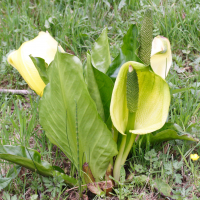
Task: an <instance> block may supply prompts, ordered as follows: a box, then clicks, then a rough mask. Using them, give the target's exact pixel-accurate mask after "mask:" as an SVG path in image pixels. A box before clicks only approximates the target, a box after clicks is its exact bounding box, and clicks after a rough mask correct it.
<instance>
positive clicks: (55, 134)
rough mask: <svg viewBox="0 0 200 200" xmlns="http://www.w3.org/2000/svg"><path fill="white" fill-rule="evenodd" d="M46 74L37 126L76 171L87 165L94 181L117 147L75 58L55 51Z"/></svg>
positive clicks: (100, 174)
mask: <svg viewBox="0 0 200 200" xmlns="http://www.w3.org/2000/svg"><path fill="white" fill-rule="evenodd" d="M47 72H48V77H49V84H48V85H47V86H46V87H45V90H44V95H43V97H42V98H41V100H40V104H39V117H40V122H41V125H42V126H43V128H44V130H45V131H46V135H47V137H49V139H50V140H51V141H52V142H53V143H54V144H56V145H57V146H58V147H59V148H61V150H62V151H63V152H64V153H65V154H66V155H67V156H68V158H69V159H70V160H71V161H72V162H73V163H74V164H75V166H76V167H77V168H78V163H79V166H81V167H82V165H83V163H85V162H87V163H89V166H90V169H91V171H92V174H93V176H94V178H95V179H96V181H98V180H99V179H100V178H102V177H103V176H104V174H105V171H106V168H107V167H108V164H109V161H110V159H111V158H112V157H113V156H115V155H116V154H117V146H116V143H115V142H114V141H113V138H112V134H111V132H110V131H109V130H108V128H107V126H106V124H105V123H104V122H103V121H102V119H101V118H100V116H99V114H98V112H97V109H96V105H95V103H94V101H93V100H92V98H91V97H90V94H89V92H88V90H87V85H86V83H85V81H84V78H83V72H82V64H81V62H80V60H79V59H78V58H77V57H76V56H74V55H71V54H67V53H60V52H58V51H57V54H56V56H55V59H54V61H53V62H52V63H51V65H50V66H49V68H48V71H47ZM76 105H77V106H76ZM78 158H79V160H78Z"/></svg>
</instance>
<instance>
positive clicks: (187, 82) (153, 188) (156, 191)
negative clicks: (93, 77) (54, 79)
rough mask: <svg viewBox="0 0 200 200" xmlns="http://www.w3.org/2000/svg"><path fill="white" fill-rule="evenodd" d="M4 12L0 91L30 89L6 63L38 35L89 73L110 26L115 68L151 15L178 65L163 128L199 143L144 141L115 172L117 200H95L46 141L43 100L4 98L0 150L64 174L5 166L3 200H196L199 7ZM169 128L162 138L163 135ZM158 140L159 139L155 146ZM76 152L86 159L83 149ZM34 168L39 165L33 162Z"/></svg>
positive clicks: (114, 4) (132, 4)
mask: <svg viewBox="0 0 200 200" xmlns="http://www.w3.org/2000/svg"><path fill="white" fill-rule="evenodd" d="M0 7H1V13H0V15H1V17H0V28H1V30H0V38H1V50H0V61H1V65H0V81H1V89H27V88H28V86H27V84H26V82H25V81H24V80H23V79H22V77H21V75H20V74H19V73H18V72H17V70H16V69H14V68H13V67H11V66H10V65H9V64H8V62H7V56H8V53H10V52H11V51H12V50H14V49H18V48H19V47H20V45H21V44H22V43H23V42H25V41H28V40H30V39H33V38H34V37H36V36H37V35H38V33H39V31H48V32H49V33H50V34H51V35H52V36H53V37H54V38H55V39H56V41H58V42H59V44H60V45H61V46H62V47H63V49H64V51H66V52H69V53H72V54H74V55H76V56H78V57H79V58H80V59H81V61H82V63H83V66H87V67H88V60H89V58H90V57H91V56H92V54H90V53H89V52H86V51H87V50H88V49H89V50H91V52H92V49H93V44H94V42H95V41H96V39H97V38H98V37H99V35H100V34H101V33H102V30H103V29H104V28H105V27H107V28H108V30H107V33H108V39H109V40H108V41H109V46H110V54H111V60H112V61H113V59H114V58H115V57H116V56H117V55H118V53H119V49H120V47H121V45H122V44H123V37H124V35H126V34H127V31H128V30H129V28H130V26H131V25H132V24H137V26H138V28H139V29H141V24H142V21H143V18H144V13H145V11H146V9H147V8H151V10H152V11H153V36H154V37H155V36H157V35H162V36H165V37H167V38H168V39H169V41H170V43H171V49H172V53H173V65H172V67H171V69H170V71H169V74H168V76H167V78H166V82H167V83H168V85H169V88H170V93H171V104H170V108H169V116H168V119H167V120H168V124H166V125H165V126H173V131H175V130H176V133H178V135H179V136H181V135H185V134H188V135H186V136H187V137H191V138H195V139H194V140H195V142H194V141H184V140H173V141H167V142H162V143H158V140H157V142H155V143H153V142H152V141H153V139H152V138H153V136H151V137H150V136H149V137H145V136H141V137H139V139H137V142H136V143H134V145H133V147H132V148H131V150H130V154H129V156H128V159H127V160H126V163H125V165H124V167H122V168H121V169H120V172H118V173H117V174H119V178H116V177H117V176H115V177H114V179H115V181H116V182H117V184H116V185H117V186H116V187H114V188H113V191H112V194H113V196H112V197H106V193H105V192H100V193H99V192H96V193H98V194H97V195H94V194H92V193H91V192H89V191H88V190H87V189H86V188H85V187H81V184H83V182H82V177H81V175H80V166H79V165H77V163H76V162H70V160H69V159H70V157H68V158H69V159H68V158H67V157H66V155H65V154H63V152H62V151H61V150H60V149H59V148H58V147H56V146H55V145H53V144H52V143H51V142H50V141H49V139H48V138H47V137H46V135H45V131H44V130H43V127H41V125H40V123H39V113H38V112H39V111H38V104H39V101H40V97H38V96H37V95H34V94H33V93H32V94H30V95H12V94H9V93H0V113H1V119H0V120H1V123H0V139H1V140H0V141H1V145H13V146H20V145H22V146H24V147H26V148H31V149H35V150H37V151H38V152H39V153H40V154H41V156H42V160H46V161H48V163H50V165H51V166H59V167H60V168H59V167H57V169H55V170H57V171H59V172H58V173H57V175H55V174H53V175H51V177H42V176H41V175H38V173H36V172H32V171H30V170H27V169H26V168H24V167H22V168H20V167H19V166H16V165H13V163H11V162H7V161H4V160H0V167H1V168H0V169H1V171H0V189H1V193H0V196H1V198H2V199H37V198H40V199H59V198H60V199H73V198H74V199H76V198H85V199H87V198H88V197H89V199H106V198H107V199H159V198H161V199H162V198H163V199H164V198H171V199H198V198H199V196H200V194H199V189H200V188H199V167H198V165H199V161H198V156H192V157H191V158H192V159H190V155H191V154H194V153H196V154H200V152H199V151H200V150H199V143H198V138H199V137H200V135H199V128H200V127H199V126H200V125H199V119H200V118H199V117H200V116H199V108H200V100H199V97H200V93H199V86H200V82H199V70H200V67H199V63H200V57H199V52H200V49H199V46H200V45H199V44H200V41H199V36H200V31H199V27H200V26H199V25H200V24H199V23H200V22H199V14H198V13H199V11H200V4H199V2H198V1H189V0H188V1H175V0H173V1H167V0H166V1H164V0H163V1H159V0H158V1H156V0H155V1H142V0H141V1H134V0H132V1H131V0H130V1H123V0H121V1H106V0H104V1H103V0H102V1H89V0H88V1H45V0H43V1H5V0H3V1H0ZM104 30H105V29H104ZM87 67H85V69H87ZM86 74H87V71H86ZM77 116H79V113H78V114H77ZM165 126H164V128H163V129H161V130H159V131H158V133H159V132H161V131H162V130H163V131H165V130H166V127H165ZM116 128H117V127H116ZM46 134H47V133H46ZM165 135H166V134H165ZM155 136H156V133H154V139H155ZM121 137H122V136H121ZM75 138H76V142H78V143H80V141H78V140H80V138H79V137H75ZM182 139H183V138H182ZM51 140H53V139H51ZM54 144H55V142H54ZM61 149H62V148H61ZM62 150H63V149H62ZM78 150H80V152H81V149H78ZM27 153H28V154H27V157H28V155H29V153H30V154H31V155H34V152H32V151H31V150H30V151H28V152H27ZM64 153H65V152H64ZM77 155H79V153H77ZM29 157H31V156H30V155H29ZM76 159H77V158H76ZM195 159H196V161H195ZM78 160H79V159H78ZM31 163H32V164H33V163H34V162H32V160H31ZM14 166H15V167H14ZM38 166H39V165H38ZM90 167H91V166H90ZM33 168H34V167H33ZM76 168H77V169H78V170H76ZM36 169H37V167H36ZM61 169H62V170H64V173H66V174H67V175H69V176H71V177H74V179H73V180H77V184H76V187H72V186H69V183H70V180H68V184H67V185H66V184H65V183H66V182H67V181H66V179H64V177H63V176H60V174H59V173H61V174H62V173H63V171H62V170H61ZM36 171H37V170H36ZM92 171H94V170H93V169H92ZM45 175H47V174H45ZM116 179H117V180H116ZM73 180H72V182H73ZM86 182H87V181H86ZM8 183H9V184H8ZM4 186H6V187H4ZM71 188H73V189H71ZM82 193H83V194H82ZM81 194H82V195H81ZM81 196H82V197H81ZM87 196H88V197H87Z"/></svg>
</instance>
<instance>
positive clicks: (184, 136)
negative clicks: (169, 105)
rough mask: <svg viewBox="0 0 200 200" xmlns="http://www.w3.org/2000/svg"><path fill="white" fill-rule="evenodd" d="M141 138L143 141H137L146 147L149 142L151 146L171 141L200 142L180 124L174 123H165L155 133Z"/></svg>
mask: <svg viewBox="0 0 200 200" xmlns="http://www.w3.org/2000/svg"><path fill="white" fill-rule="evenodd" d="M140 138H141V139H138V140H137V141H140V142H139V143H141V145H146V143H147V141H148V143H150V145H154V144H156V143H159V142H166V141H170V140H188V141H193V142H198V141H199V139H198V138H195V137H193V136H192V135H191V134H189V133H187V132H184V131H183V130H182V128H181V127H180V126H179V125H178V124H173V123H165V125H164V126H163V127H162V128H161V129H159V130H157V131H155V132H153V133H149V134H147V135H143V136H140ZM147 138H148V139H147Z"/></svg>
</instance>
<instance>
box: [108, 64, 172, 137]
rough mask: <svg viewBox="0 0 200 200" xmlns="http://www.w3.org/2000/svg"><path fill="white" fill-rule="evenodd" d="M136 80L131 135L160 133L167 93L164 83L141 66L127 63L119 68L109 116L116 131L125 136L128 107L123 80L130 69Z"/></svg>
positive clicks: (163, 122) (166, 106)
mask: <svg viewBox="0 0 200 200" xmlns="http://www.w3.org/2000/svg"><path fill="white" fill-rule="evenodd" d="M130 65H131V66H132V67H133V68H134V69H135V70H136V72H137V76H138V84H139V99H138V109H137V111H136V115H135V119H134V120H135V121H134V122H133V123H134V130H129V132H131V133H133V134H147V133H151V132H153V131H155V130H158V129H160V128H161V127H162V126H163V125H164V124H165V122H166V119H167V116H168V112H169V105H170V91H169V86H168V84H167V83H166V81H165V80H164V79H162V78H161V77H160V76H158V75H157V74H155V73H154V72H152V71H150V70H149V68H148V67H146V66H144V65H143V64H141V63H138V62H134V61H129V62H126V63H124V64H123V65H122V67H121V68H120V71H119V73H118V76H117V79H116V81H115V85H114V88H113V93H112V97H111V105H110V115H111V119H112V122H113V125H114V126H115V128H116V129H117V130H118V131H119V132H120V133H121V134H125V131H126V128H127V124H128V113H129V110H128V107H127V97H126V85H127V83H126V80H127V72H128V69H129V66H130Z"/></svg>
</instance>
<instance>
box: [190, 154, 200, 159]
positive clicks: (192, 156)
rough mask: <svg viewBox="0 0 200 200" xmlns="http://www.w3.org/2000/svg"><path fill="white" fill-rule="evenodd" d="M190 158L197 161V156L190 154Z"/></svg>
mask: <svg viewBox="0 0 200 200" xmlns="http://www.w3.org/2000/svg"><path fill="white" fill-rule="evenodd" d="M190 158H191V159H192V160H194V161H195V160H198V159H199V156H198V154H190Z"/></svg>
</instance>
